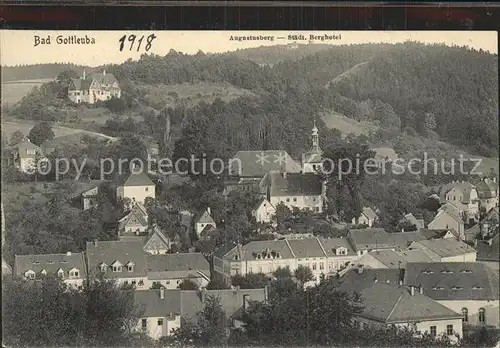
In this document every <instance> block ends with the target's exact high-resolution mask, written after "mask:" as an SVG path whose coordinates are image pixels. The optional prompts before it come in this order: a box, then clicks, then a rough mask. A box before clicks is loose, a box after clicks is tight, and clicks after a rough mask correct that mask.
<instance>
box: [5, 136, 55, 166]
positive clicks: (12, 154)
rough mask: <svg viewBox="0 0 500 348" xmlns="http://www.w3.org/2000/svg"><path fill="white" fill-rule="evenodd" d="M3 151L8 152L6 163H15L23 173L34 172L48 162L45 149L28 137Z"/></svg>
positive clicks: (7, 164)
mask: <svg viewBox="0 0 500 348" xmlns="http://www.w3.org/2000/svg"><path fill="white" fill-rule="evenodd" d="M2 151H4V152H5V154H6V156H5V158H6V160H5V163H4V165H6V166H11V165H13V166H14V167H16V168H17V169H19V170H20V171H21V172H23V173H28V174H30V173H34V172H35V171H36V170H37V168H39V167H41V168H43V165H44V164H47V162H48V159H47V157H46V156H45V154H44V152H43V150H42V149H41V148H40V147H39V146H37V145H35V144H33V143H32V142H31V141H30V140H29V139H28V138H26V139H24V140H23V141H21V142H20V143H18V144H16V145H14V146H9V147H6V148H5V149H2Z"/></svg>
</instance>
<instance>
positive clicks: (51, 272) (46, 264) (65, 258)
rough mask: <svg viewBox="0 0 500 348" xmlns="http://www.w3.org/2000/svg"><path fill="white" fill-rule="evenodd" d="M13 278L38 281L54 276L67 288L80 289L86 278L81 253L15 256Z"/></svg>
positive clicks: (85, 269) (83, 259) (83, 258)
mask: <svg viewBox="0 0 500 348" xmlns="http://www.w3.org/2000/svg"><path fill="white" fill-rule="evenodd" d="M14 276H15V277H18V278H23V279H31V280H40V279H43V277H45V276H55V277H59V278H61V279H63V280H64V283H66V284H67V285H68V286H71V287H74V288H80V289H81V288H82V287H83V282H84V280H85V279H86V277H87V268H86V264H85V257H84V255H83V253H72V252H67V253H66V254H38V255H16V256H15V261H14Z"/></svg>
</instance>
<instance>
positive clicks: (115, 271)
mask: <svg viewBox="0 0 500 348" xmlns="http://www.w3.org/2000/svg"><path fill="white" fill-rule="evenodd" d="M86 256H87V266H88V272H89V276H90V277H95V276H98V275H102V276H103V277H105V278H109V279H114V280H116V282H117V283H118V284H132V285H134V286H135V287H136V289H138V290H141V289H147V288H148V287H147V269H146V254H145V252H144V250H143V241H141V240H135V241H97V240H95V241H94V242H87V248H86Z"/></svg>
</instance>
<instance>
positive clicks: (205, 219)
mask: <svg viewBox="0 0 500 348" xmlns="http://www.w3.org/2000/svg"><path fill="white" fill-rule="evenodd" d="M195 224H215V221H214V219H213V218H212V217H211V216H210V214H209V213H208V211H206V210H205V211H204V212H203V214H201V215H200V216H198V217H197V218H196V219H195Z"/></svg>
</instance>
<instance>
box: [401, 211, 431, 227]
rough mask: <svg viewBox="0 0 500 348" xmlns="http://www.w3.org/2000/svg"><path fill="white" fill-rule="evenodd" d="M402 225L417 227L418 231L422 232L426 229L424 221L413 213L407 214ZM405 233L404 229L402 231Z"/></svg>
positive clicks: (402, 220)
mask: <svg viewBox="0 0 500 348" xmlns="http://www.w3.org/2000/svg"><path fill="white" fill-rule="evenodd" d="M399 223H400V224H409V225H410V226H415V230H416V231H420V230H421V229H423V228H425V223H424V219H417V218H416V217H415V215H413V214H412V213H408V214H405V216H403V218H402V219H401V220H399ZM402 232H404V229H403V230H402Z"/></svg>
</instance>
